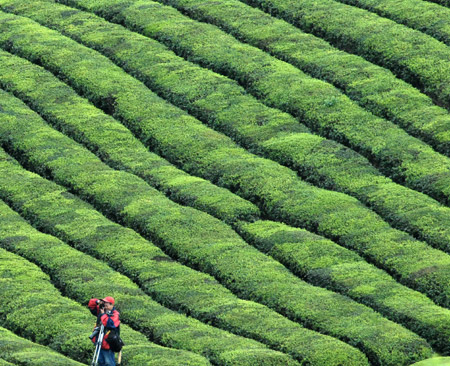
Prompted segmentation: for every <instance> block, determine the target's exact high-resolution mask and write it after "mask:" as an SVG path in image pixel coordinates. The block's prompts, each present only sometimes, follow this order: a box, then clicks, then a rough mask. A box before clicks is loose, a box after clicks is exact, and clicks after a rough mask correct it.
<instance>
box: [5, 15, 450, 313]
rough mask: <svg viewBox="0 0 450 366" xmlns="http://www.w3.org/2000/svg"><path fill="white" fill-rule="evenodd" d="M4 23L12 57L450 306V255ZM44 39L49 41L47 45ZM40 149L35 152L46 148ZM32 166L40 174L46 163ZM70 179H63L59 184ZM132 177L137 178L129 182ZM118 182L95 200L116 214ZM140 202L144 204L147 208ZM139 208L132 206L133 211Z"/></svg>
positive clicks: (91, 63) (91, 60)
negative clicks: (37, 65) (106, 200)
mask: <svg viewBox="0 0 450 366" xmlns="http://www.w3.org/2000/svg"><path fill="white" fill-rule="evenodd" d="M2 19H3V23H2V25H4V27H5V29H4V32H2V33H1V35H2V36H3V37H4V39H8V40H9V41H8V42H10V43H11V42H14V43H13V44H14V52H20V53H21V54H23V55H26V56H27V57H28V58H30V59H31V60H34V59H36V60H39V62H42V63H44V64H45V65H46V67H48V68H50V69H52V70H54V71H55V72H58V73H59V74H64V77H65V78H66V79H67V80H68V81H70V82H71V84H72V85H73V86H74V87H75V88H77V89H78V90H79V91H80V92H83V93H85V94H86V95H87V96H88V97H89V98H90V100H91V101H93V102H96V103H98V104H100V105H101V104H104V103H105V101H109V102H110V100H111V98H112V97H111V96H114V101H115V102H114V104H113V106H114V116H115V117H116V118H119V119H121V120H122V121H123V122H124V123H125V124H126V125H127V126H128V127H130V128H131V129H132V130H133V132H134V133H135V134H136V135H138V136H140V137H141V138H142V139H143V141H145V142H146V143H148V144H150V145H151V146H153V147H154V148H155V149H156V150H157V151H158V152H159V153H161V154H162V155H164V156H165V157H167V158H168V159H170V160H171V161H172V162H177V163H178V164H180V165H182V166H183V168H184V169H186V170H188V171H191V172H194V173H195V174H196V175H200V176H203V177H204V178H206V179H209V180H212V181H214V182H216V183H217V184H219V185H221V186H223V187H226V188H229V189H232V190H233V191H236V193H238V194H239V195H240V196H241V197H243V198H246V199H250V200H252V201H253V202H255V203H257V204H258V206H259V207H260V209H262V210H264V211H265V214H266V215H269V217H272V218H275V219H276V220H281V221H285V222H287V223H289V224H292V225H294V226H303V227H306V228H309V229H312V230H313V231H317V232H318V233H320V234H322V235H324V236H327V237H330V238H333V239H335V240H337V241H338V242H339V243H340V244H342V245H344V246H347V247H350V248H352V249H356V250H358V251H359V252H360V253H361V254H363V255H364V256H365V257H366V258H369V259H370V260H371V261H372V262H374V263H376V264H377V265H378V266H379V267H382V268H385V269H387V270H388V271H389V272H390V273H393V274H395V276H396V277H397V278H398V279H399V280H400V281H401V282H402V283H404V284H407V285H408V286H411V287H413V288H416V289H419V290H420V291H423V292H425V293H427V294H428V295H429V296H430V297H432V298H433V299H435V301H436V302H438V303H440V304H446V303H448V294H449V292H450V291H449V277H450V274H449V271H450V269H449V268H450V266H449V258H448V256H446V255H443V253H441V252H440V251H436V250H432V249H430V248H429V247H428V246H426V245H425V244H424V243H420V242H417V241H415V240H413V239H412V238H411V237H409V236H408V235H405V234H404V233H401V232H399V231H396V230H392V229H391V228H390V227H389V225H387V224H386V223H385V222H383V221H382V220H381V219H380V218H379V217H378V216H377V215H375V214H373V213H372V212H371V211H369V210H367V209H366V208H364V207H363V206H362V205H360V204H359V203H358V202H357V201H356V200H355V199H352V198H350V197H347V196H344V195H341V194H338V193H335V192H328V191H324V190H319V189H315V188H313V187H311V186H310V185H308V184H305V183H303V182H301V181H299V180H298V178H297V176H296V175H295V174H294V172H292V171H291V170H289V169H287V168H283V167H281V166H279V165H278V164H276V163H274V162H271V161H268V160H264V159H261V158H257V157H255V156H254V155H251V154H249V153H247V152H246V151H245V150H243V149H239V148H236V146H235V144H233V142H232V141H231V140H230V139H228V138H226V137H224V136H223V135H220V134H218V133H216V132H215V131H212V130H210V129H208V128H206V127H205V126H203V125H202V124H201V123H200V122H199V121H198V120H195V119H194V118H192V117H190V116H189V115H187V114H186V113H185V112H183V111H181V110H179V109H177V108H174V107H173V106H171V105H170V104H168V103H166V102H164V101H162V100H161V99H160V98H158V97H156V96H155V95H154V94H153V93H150V92H149V91H148V89H146V88H145V87H144V86H143V85H142V84H140V83H138V82H136V81H135V80H134V79H132V78H131V77H129V76H128V75H127V74H125V73H124V72H123V71H122V70H120V69H119V68H117V67H115V66H113V65H112V64H111V63H110V62H109V61H107V60H105V59H104V58H103V57H101V56H99V55H98V54H96V53H95V52H94V51H91V50H86V49H85V48H83V47H81V46H79V45H77V44H76V43H75V42H73V41H70V40H68V39H66V38H63V37H61V36H60V35H58V34H57V33H55V32H53V31H50V30H48V29H45V28H43V27H40V26H38V25H36V23H34V22H32V21H30V20H26V19H24V18H20V17H17V16H13V15H2ZM14 32H18V33H19V34H20V37H12V35H13V34H14ZM42 39H45V40H46V41H45V45H43V44H42ZM8 42H7V43H8ZM64 45H66V47H65V46H64ZM68 60H70V62H68ZM93 70H95V72H93ZM104 107H105V106H104ZM105 108H106V107H105ZM5 136H6V133H5ZM39 143H43V142H42V141H41V142H39ZM39 150H40V151H39V152H38V153H37V154H42V153H43V151H44V150H43V149H39ZM51 154H52V155H53V154H54V153H51ZM33 159H34V158H33ZM34 165H35V168H36V169H39V165H40V164H34ZM61 165H64V167H61V169H62V170H64V169H65V166H66V165H67V164H63V163H62V162H61ZM77 165H79V163H77ZM92 171H95V170H93V169H92ZM43 173H45V169H44V172H43ZM108 174H111V175H114V174H116V173H108ZM117 174H118V173H117ZM64 178H65V176H64V174H62V175H61V176H60V179H62V180H64ZM77 178H78V179H82V178H86V179H91V178H90V175H88V176H86V174H82V172H80V173H79V174H77ZM103 178H105V177H103ZM127 179H132V180H133V181H135V182H137V181H139V180H136V179H134V178H131V177H129V178H127ZM113 181H114V178H111V179H109V178H108V179H107V183H105V184H104V185H103V186H102V187H97V188H98V189H102V188H103V191H104V192H103V193H100V192H98V193H97V196H98V197H99V198H100V196H101V195H103V194H112V195H114V194H117V198H118V199H117V200H115V201H114V202H113V204H114V205H115V207H116V210H115V212H118V211H119V212H120V211H121V210H122V208H123V207H125V206H126V205H127V199H129V195H128V193H119V192H118V191H117V187H111V189H112V190H111V191H108V187H109V186H111V182H113ZM130 184H132V183H131V182H130ZM77 186H78V184H77ZM122 188H123V187H122ZM146 189H147V188H146ZM128 190H129V191H130V192H133V191H135V188H133V187H131V186H130V187H129V188H128ZM121 197H122V198H123V200H122V199H121ZM142 205H143V206H146V204H145V203H142ZM100 206H101V207H103V204H101V205H100ZM137 208H138V207H134V208H133V211H134V213H136V209H137ZM145 209H146V207H144V212H146V211H145ZM342 211H343V212H344V214H342V213H341V212H342ZM106 212H108V209H107V210H106ZM110 213H111V214H113V212H110ZM176 217H177V215H175V216H174V219H175V218H176ZM122 220H123V219H122ZM138 221H140V222H139V223H135V224H136V225H138V227H139V230H144V231H145V232H146V233H147V234H148V233H149V232H148V231H147V230H146V229H144V228H143V226H145V224H144V223H142V219H138ZM125 222H126V220H125ZM385 250H387V251H386V252H384V251H385ZM391 257H392V258H393V260H390V258H391Z"/></svg>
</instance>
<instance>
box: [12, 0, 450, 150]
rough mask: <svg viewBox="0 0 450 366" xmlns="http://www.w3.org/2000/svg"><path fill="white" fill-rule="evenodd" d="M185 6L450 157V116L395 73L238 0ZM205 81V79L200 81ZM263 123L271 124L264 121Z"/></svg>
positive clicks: (131, 22) (87, 5)
mask: <svg viewBox="0 0 450 366" xmlns="http://www.w3.org/2000/svg"><path fill="white" fill-rule="evenodd" d="M58 2H60V3H65V4H68V5H73V6H78V7H80V8H83V9H86V10H91V11H96V12H97V13H99V14H101V15H102V16H104V17H105V18H107V19H110V20H112V21H120V20H121V21H123V22H125V23H126V24H127V25H128V26H129V27H130V28H132V29H136V30H138V31H141V32H143V31H142V30H141V29H142V27H143V26H144V24H143V23H139V22H138V20H137V19H135V18H133V17H131V16H130V17H127V16H126V11H125V10H123V11H122V12H121V15H120V18H118V19H116V18H115V17H116V16H117V13H114V12H109V11H108V7H107V6H102V5H100V7H97V6H96V4H97V5H98V2H95V3H94V2H88V1H84V2H80V1H74V0H60V1H58ZM8 4H9V3H8ZM134 4H135V5H130V9H132V8H133V7H134V6H137V7H144V9H143V11H145V6H149V5H148V3H145V4H147V5H143V4H144V3H142V2H140V1H136V2H134ZM180 4H181V3H180ZM182 4H183V10H184V11H186V12H188V13H193V12H195V14H196V18H197V19H201V20H204V21H207V22H213V23H214V24H216V25H218V26H219V27H220V28H221V29H225V30H226V31H227V32H230V33H231V34H233V35H234V36H235V37H237V38H239V39H242V40H244V41H245V42H247V43H250V44H252V45H253V46H256V47H259V48H261V49H263V50H264V51H267V52H269V53H271V54H272V55H274V56H276V57H278V58H280V59H282V60H284V61H286V62H289V63H291V64H292V65H294V66H296V67H298V68H300V69H302V70H303V71H305V72H307V73H308V74H310V75H312V76H313V77H317V78H319V79H323V80H325V81H327V82H329V83H332V84H333V85H335V86H336V87H338V88H340V89H343V90H344V92H345V93H346V94H347V95H348V96H349V97H350V98H352V99H353V100H355V101H357V102H358V103H359V104H360V105H361V106H363V107H364V108H366V109H368V110H369V111H371V112H372V113H374V114H376V115H378V116H379V117H382V118H388V119H390V120H392V121H394V122H395V123H397V124H399V125H400V126H401V127H402V128H403V129H405V130H406V131H408V133H410V134H412V135H414V136H416V137H419V138H421V139H423V140H424V141H426V142H427V143H429V144H431V145H432V146H433V147H434V148H435V149H437V150H438V151H440V152H442V153H445V154H447V155H450V134H449V132H448V130H449V125H450V115H449V113H448V112H447V111H446V110H445V109H444V108H441V107H438V106H436V105H434V104H433V102H432V100H431V99H430V98H429V97H428V96H426V95H425V94H422V93H420V92H419V91H418V90H417V89H416V88H414V87H412V86H411V85H409V84H408V83H406V82H404V81H402V80H400V79H398V78H396V77H395V76H394V75H393V74H392V72H390V71H388V70H386V69H384V68H382V67H379V66H376V65H375V64H372V63H370V62H368V61H366V60H364V59H363V58H362V57H359V56H356V55H352V54H349V53H346V52H343V51H340V50H338V49H336V48H334V47H332V46H330V44H329V43H327V42H325V41H324V40H322V39H320V38H317V37H315V36H313V35H311V34H307V33H304V32H302V31H301V30H299V29H298V28H296V27H294V26H292V25H291V24H289V23H287V22H285V21H283V20H279V19H277V18H275V17H272V16H270V15H268V14H265V13H263V12H262V11H261V10H259V9H254V8H252V7H250V6H248V5H245V4H243V3H241V2H239V1H237V0H224V1H220V2H217V1H216V2H199V1H196V0H194V1H192V0H189V1H188V0H185V1H184V2H183V3H182ZM41 6H42V5H41ZM15 7H16V2H15V3H14V8H15ZM124 66H125V65H124ZM200 82H201V83H203V82H204V80H203V79H200ZM191 92H192V91H191ZM182 103H185V101H184V100H183V101H182ZM247 104H248V102H247ZM247 107H248V106H247ZM252 111H253V110H252ZM253 113H254V111H253ZM264 123H267V121H266V120H265V119H264Z"/></svg>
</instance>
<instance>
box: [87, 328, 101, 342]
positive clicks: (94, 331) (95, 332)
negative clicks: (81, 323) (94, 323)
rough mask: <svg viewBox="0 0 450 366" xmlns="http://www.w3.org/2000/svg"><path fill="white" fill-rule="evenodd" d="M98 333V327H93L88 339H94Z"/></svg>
mask: <svg viewBox="0 0 450 366" xmlns="http://www.w3.org/2000/svg"><path fill="white" fill-rule="evenodd" d="M99 333H100V327H95V328H94V330H93V332H92V334H91V335H90V336H89V339H90V340H92V339H94V337H97V336H98V334H99Z"/></svg>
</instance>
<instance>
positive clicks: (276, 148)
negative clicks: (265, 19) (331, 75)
mask: <svg viewBox="0 0 450 366" xmlns="http://www.w3.org/2000/svg"><path fill="white" fill-rule="evenodd" d="M242 6H245V5H242ZM67 9H70V8H67V7H65V6H62V5H57V4H52V3H45V2H38V1H36V2H34V3H33V5H30V4H29V2H28V1H24V2H23V4H22V3H21V2H20V1H17V0H15V1H14V12H16V13H20V14H23V15H27V16H31V17H33V18H34V19H35V20H37V21H40V22H41V23H45V24H46V25H48V26H51V27H52V28H57V29H58V30H59V31H61V32H64V33H66V34H69V35H70V36H71V37H73V38H75V39H76V40H79V41H82V42H83V43H85V44H87V45H89V46H90V47H91V48H94V49H98V50H100V51H101V52H103V53H105V54H106V55H108V56H109V57H111V58H112V59H113V60H114V61H115V62H116V63H117V64H119V65H123V67H124V68H125V69H126V70H127V71H129V72H131V73H132V74H135V75H136V76H137V77H139V78H140V79H141V80H142V81H144V82H146V83H147V84H148V85H150V86H152V87H153V88H154V89H155V88H156V89H157V90H158V91H159V92H160V93H162V94H164V96H165V97H166V98H168V99H169V100H170V101H171V102H173V103H175V104H177V105H179V106H180V107H182V108H185V109H187V110H189V112H190V113H193V114H194V115H196V116H197V117H198V118H200V119H202V120H203V121H205V122H207V123H209V124H210V125H213V126H214V127H216V128H217V127H218V128H220V130H221V131H222V132H225V133H226V134H227V135H229V136H230V137H232V138H233V139H234V140H235V141H236V140H237V141H239V142H240V143H241V144H243V145H244V146H245V147H247V148H250V149H253V150H256V151H258V152H260V153H261V154H264V155H265V156H266V157H267V158H271V159H274V160H276V161H278V162H280V163H282V164H284V165H287V166H290V167H292V168H295V169H296V170H297V171H299V172H300V173H301V175H302V176H303V177H306V178H307V179H308V181H310V182H313V183H314V184H316V185H319V186H321V187H324V188H329V189H334V190H339V191H341V192H345V193H348V194H350V195H353V196H355V197H357V198H358V199H359V200H361V201H362V202H364V203H366V204H367V205H369V206H370V207H371V208H372V209H374V210H375V211H376V212H377V213H378V214H380V215H381V216H382V217H383V218H386V219H387V220H388V221H389V222H390V223H391V224H392V225H393V226H395V227H397V228H399V229H401V230H405V231H408V232H409V233H411V234H413V235H414V236H417V237H418V238H420V239H422V240H425V241H427V242H429V243H431V244H432V245H434V246H436V247H438V248H440V249H443V250H447V251H450V247H449V244H450V227H448V222H449V221H450V209H448V208H445V207H443V206H441V205H439V204H437V203H436V202H435V201H434V200H432V199H430V198H429V197H427V196H425V195H423V194H420V193H417V192H416V191H412V190H409V189H407V188H404V187H402V186H400V185H397V184H394V183H392V181H391V180H390V179H388V178H384V177H382V176H381V175H380V173H379V172H378V171H377V170H376V169H375V168H374V167H373V166H372V165H371V164H370V163H369V162H368V161H367V160H366V159H364V158H363V157H362V156H360V155H358V154H356V153H354V152H353V151H352V150H350V149H348V148H345V147H344V146H342V145H339V144H337V143H334V142H332V141H330V140H324V139H323V138H320V137H318V136H315V135H312V134H309V133H307V130H306V129H305V131H304V132H303V133H302V132H301V131H302V130H301V129H300V126H302V125H300V124H298V123H297V121H296V120H295V119H293V118H289V116H288V115H286V114H282V113H280V112H278V111H276V110H273V109H269V108H267V107H264V106H263V105H262V104H260V103H258V102H256V101H255V100H254V99H253V98H251V97H250V96H248V95H245V94H244V92H243V90H242V88H240V87H238V86H237V85H234V83H233V82H231V81H230V80H227V79H226V78H224V77H221V76H219V75H217V74H214V73H213V72H211V71H207V70H204V69H201V68H200V67H196V66H194V65H193V64H191V63H189V62H186V61H183V60H182V59H180V58H179V57H177V56H175V55H174V54H173V53H172V52H171V51H168V50H167V49H165V47H164V46H162V45H161V44H159V43H157V42H155V41H152V40H149V39H148V38H146V37H143V36H140V35H138V34H135V33H131V32H129V31H127V30H126V29H124V28H122V27H119V26H116V25H112V24H109V23H107V22H105V21H103V20H101V19H100V18H97V17H95V16H93V15H91V14H87V13H84V12H81V11H79V10H75V11H74V13H73V14H72V15H70V16H67V15H66V13H67V11H68V10H67ZM196 9H197V11H198V7H196ZM239 9H241V8H239ZM8 10H9V11H12V10H13V8H12V7H11V6H9V7H8ZM241 10H242V9H241ZM215 13H216V14H217V13H218V12H215ZM219 13H220V12H219ZM137 49H138V50H140V52H139V53H136V52H132V51H131V50H137ZM3 55H4V56H3V60H4V66H3V67H2V68H1V71H2V74H1V78H2V81H1V83H2V84H3V85H5V87H6V88H7V89H8V90H11V91H13V92H15V93H16V94H18V95H20V96H22V97H23V98H24V99H25V100H27V101H28V103H30V104H32V105H33V106H34V107H35V109H37V110H39V111H40V113H41V114H43V115H44V116H45V117H46V119H47V120H51V121H52V122H53V123H55V124H56V125H57V126H58V128H59V129H60V130H63V131H65V132H66V133H70V135H71V136H73V137H75V138H77V136H81V137H80V138H78V139H77V140H78V141H82V140H84V141H85V144H87V145H88V146H91V145H92V146H93V147H94V150H98V155H100V156H102V157H103V156H105V157H106V159H107V161H108V162H109V163H110V165H112V166H115V167H118V168H121V169H123V168H124V166H125V168H127V167H129V166H130V164H132V167H131V169H128V170H129V171H131V172H133V173H135V174H137V175H139V176H141V177H143V178H147V180H148V181H150V182H152V181H155V178H154V177H153V175H150V177H148V174H146V172H148V171H150V172H152V171H155V170H154V169H153V168H151V167H149V164H150V163H151V165H152V166H153V165H154V164H156V165H160V164H162V163H160V162H159V161H157V160H156V158H152V159H151V160H150V159H149V160H150V161H149V160H146V159H144V156H145V151H144V152H140V150H138V149H139V147H141V146H140V145H139V144H137V143H136V142H133V143H130V142H125V143H123V144H120V145H119V142H115V140H114V138H113V136H115V135H116V134H118V133H119V131H120V132H121V133H122V134H123V135H125V131H124V128H120V127H118V126H116V125H117V123H116V124H113V122H112V121H111V120H112V119H111V118H109V119H108V118H107V117H106V116H104V118H105V120H107V121H108V123H107V124H106V123H103V124H101V123H100V122H101V121H97V120H96V123H95V124H94V126H98V127H97V128H95V130H94V131H92V132H91V133H90V134H89V137H84V136H86V135H87V134H88V133H87V132H84V131H85V130H86V128H87V127H88V126H90V125H86V124H85V123H80V121H82V120H84V118H85V116H86V115H88V116H89V115H91V114H94V112H96V114H95V115H96V116H98V118H97V119H98V120H100V115H99V112H98V110H95V109H93V108H92V107H90V106H89V107H90V111H91V112H90V113H86V109H87V108H86V107H84V108H81V107H80V108H79V109H78V110H79V113H80V116H79V119H77V121H76V122H77V123H76V124H75V125H74V123H73V122H72V120H73V114H74V113H75V112H76V111H77V109H76V108H74V102H72V99H74V98H73V97H72V98H70V105H71V110H72V113H71V115H69V116H67V117H66V118H65V113H62V111H63V110H64V108H65V106H66V103H64V104H62V102H61V100H62V98H63V95H64V96H65V98H67V99H69V96H70V95H71V93H70V92H71V90H70V89H69V88H68V87H63V86H62V84H61V83H56V82H55V81H54V78H51V77H49V76H48V74H47V73H45V72H44V71H42V69H40V68H38V67H36V66H31V65H29V63H27V62H26V61H24V60H20V59H17V58H15V57H13V56H9V55H8V54H6V53H4V54H3ZM174 69H176V70H177V73H173V72H172V71H173V70H174ZM13 70H16V72H15V73H14V72H13ZM28 70H29V71H28ZM25 73H26V76H25ZM33 79H38V80H39V81H37V82H36V83H32V82H31V80H33ZM24 80H26V81H24ZM47 80H48V82H46V81H47ZM192 83H195V84H198V85H200V86H201V87H196V86H193V85H192ZM30 84H31V85H30ZM56 85H58V88H57V87H56ZM50 88H51V89H52V90H58V91H59V92H58V93H56V92H54V93H53V95H52V96H50V97H49V96H48V95H47V93H46V90H49V89H50ZM63 91H64V93H63ZM72 94H73V92H72ZM76 100H77V105H78V104H82V102H81V100H80V98H76ZM55 101H56V102H57V103H55ZM58 106H60V108H58ZM244 111H247V112H244ZM250 112H251V113H250ZM258 121H264V125H263V126H260V125H259V123H258ZM270 126H272V127H276V129H269V127H270ZM108 127H109V128H110V129H112V128H114V132H111V133H108ZM71 130H74V131H71ZM91 130H93V129H92V128H91ZM261 130H263V131H264V132H263V134H261ZM103 135H107V137H109V139H108V138H101V137H100V136H103ZM88 138H89V140H88ZM111 140H113V141H111ZM136 145H137V146H136ZM127 146H136V150H137V151H139V152H140V154H141V155H138V154H137V151H136V152H133V150H132V149H131V148H129V149H126V147H127ZM125 149H126V150H125ZM142 149H143V148H142V147H141V150H142ZM91 150H92V148H91ZM103 150H105V151H104V152H103ZM124 150H125V151H124ZM124 160H126V162H125V164H124V163H123V161H124ZM147 161H149V163H148V164H146V162H147ZM171 168H172V169H174V168H173V167H167V166H166V165H164V166H162V167H160V168H158V172H162V170H163V169H171ZM159 177H160V175H158V176H157V178H159ZM190 179H191V180H192V181H189V183H192V184H189V185H188V187H190V192H193V193H192V194H191V195H186V196H185V197H184V196H183V195H182V194H181V195H180V194H178V193H177V191H176V188H172V187H174V186H175V187H184V182H187V179H186V178H185V177H184V176H181V177H180V178H176V177H175V178H173V179H171V180H170V182H173V183H175V182H176V185H175V184H174V185H172V186H170V187H168V188H167V185H166V186H165V185H163V186H162V187H160V188H159V187H158V188H159V189H163V190H164V191H167V190H169V191H174V190H175V192H173V193H172V194H171V196H170V197H171V198H178V197H179V196H181V197H179V199H178V200H177V201H179V202H180V201H181V202H182V203H188V204H189V203H191V202H190V201H191V200H192V198H191V197H196V195H197V192H198V191H201V192H203V195H201V197H199V198H198V199H197V200H194V202H192V204H191V206H193V207H196V208H200V209H203V210H206V211H207V212H209V213H212V214H213V215H214V216H216V217H219V218H225V221H234V220H236V219H238V218H239V217H242V218H243V219H249V218H252V217H254V216H256V215H257V210H256V208H254V206H253V207H248V208H247V207H242V209H241V206H240V205H239V206H238V205H237V204H236V205H235V204H233V202H232V201H231V202H229V203H228V204H227V203H225V202H227V197H228V196H226V195H223V196H222V197H223V199H220V200H219V201H217V200H218V198H216V196H214V195H213V194H212V193H211V194H210V196H211V198H210V199H208V198H207V196H208V194H209V193H210V192H209V191H210V190H212V189H209V187H210V186H207V185H206V184H200V183H198V186H196V185H195V183H194V181H195V182H197V178H190ZM161 180H162V181H163V182H168V179H165V178H159V181H156V185H157V186H161V183H160V182H161ZM199 180H200V179H198V181H199ZM205 186H206V187H205ZM188 187H187V188H188ZM194 187H197V188H196V191H195V192H194V191H192V189H193V188H194ZM211 187H213V188H215V187H214V186H211ZM205 189H207V190H206V191H205ZM181 193H183V192H181ZM231 197H236V196H231ZM204 202H205V203H206V204H203V203H204ZM216 202H217V204H215V205H213V203H216ZM398 202H401V204H399V203H398ZM195 203H197V204H195ZM208 203H211V205H208ZM247 204H248V203H247ZM242 205H244V203H242ZM204 206H205V207H206V208H204ZM210 206H213V209H209V210H208V207H210ZM251 208H253V210H252V209H251ZM229 211H230V212H229ZM227 219H228V220H227Z"/></svg>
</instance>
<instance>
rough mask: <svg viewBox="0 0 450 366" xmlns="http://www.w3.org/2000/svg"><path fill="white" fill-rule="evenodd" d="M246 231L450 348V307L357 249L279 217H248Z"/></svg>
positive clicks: (304, 273)
mask: <svg viewBox="0 0 450 366" xmlns="http://www.w3.org/2000/svg"><path fill="white" fill-rule="evenodd" d="M239 231H240V234H241V235H242V236H243V237H244V238H245V239H246V240H247V242H249V243H252V245H254V246H255V247H257V248H258V249H259V250H261V251H262V252H264V253H267V254H268V255H270V256H271V257H273V258H275V259H277V260H278V261H280V262H281V263H282V264H284V265H285V266H286V267H287V268H289V269H290V270H291V271H292V272H293V273H294V274H296V275H297V276H300V277H301V278H304V279H306V280H307V281H308V282H310V283H312V284H314V285H316V286H321V287H325V288H328V289H329V290H332V291H336V292H339V293H342V294H344V295H347V296H349V297H350V298H352V299H354V300H356V301H358V302H361V303H363V304H365V305H368V306H370V307H372V308H374V309H375V310H377V311H378V312H380V313H381V314H383V315H384V316H386V317H387V318H389V319H391V320H393V321H395V322H397V323H401V324H403V325H404V326H406V327H407V328H408V329H410V330H412V331H414V332H416V333H417V334H419V335H421V336H422V337H424V338H425V339H427V341H428V342H429V343H430V344H431V345H432V346H433V348H434V349H436V350H440V351H441V352H444V353H446V354H447V353H449V351H450V345H449V343H448V339H449V338H450V310H448V309H445V308H441V307H438V306H436V305H435V304H434V303H433V302H432V301H431V300H430V299H429V298H427V297H426V296H425V295H423V294H421V293H419V292H415V291H412V290H410V289H408V288H406V287H404V286H402V285H400V284H399V283H398V282H396V281H395V280H394V279H393V278H392V277H391V276H389V275H388V274H387V273H386V272H384V271H382V270H380V269H378V268H376V267H374V266H373V265H371V264H369V263H367V262H365V261H364V260H363V259H362V258H361V257H360V256H358V255H357V254H356V253H354V252H352V251H350V250H348V249H345V248H342V247H340V246H338V245H336V244H335V243H333V242H332V241H330V240H328V239H325V238H323V237H321V236H318V235H314V234H312V233H309V232H308V231H306V230H302V229H297V228H293V227H289V226H287V225H285V224H281V223H276V222H273V221H257V222H255V223H245V222H242V223H240V225H239Z"/></svg>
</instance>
